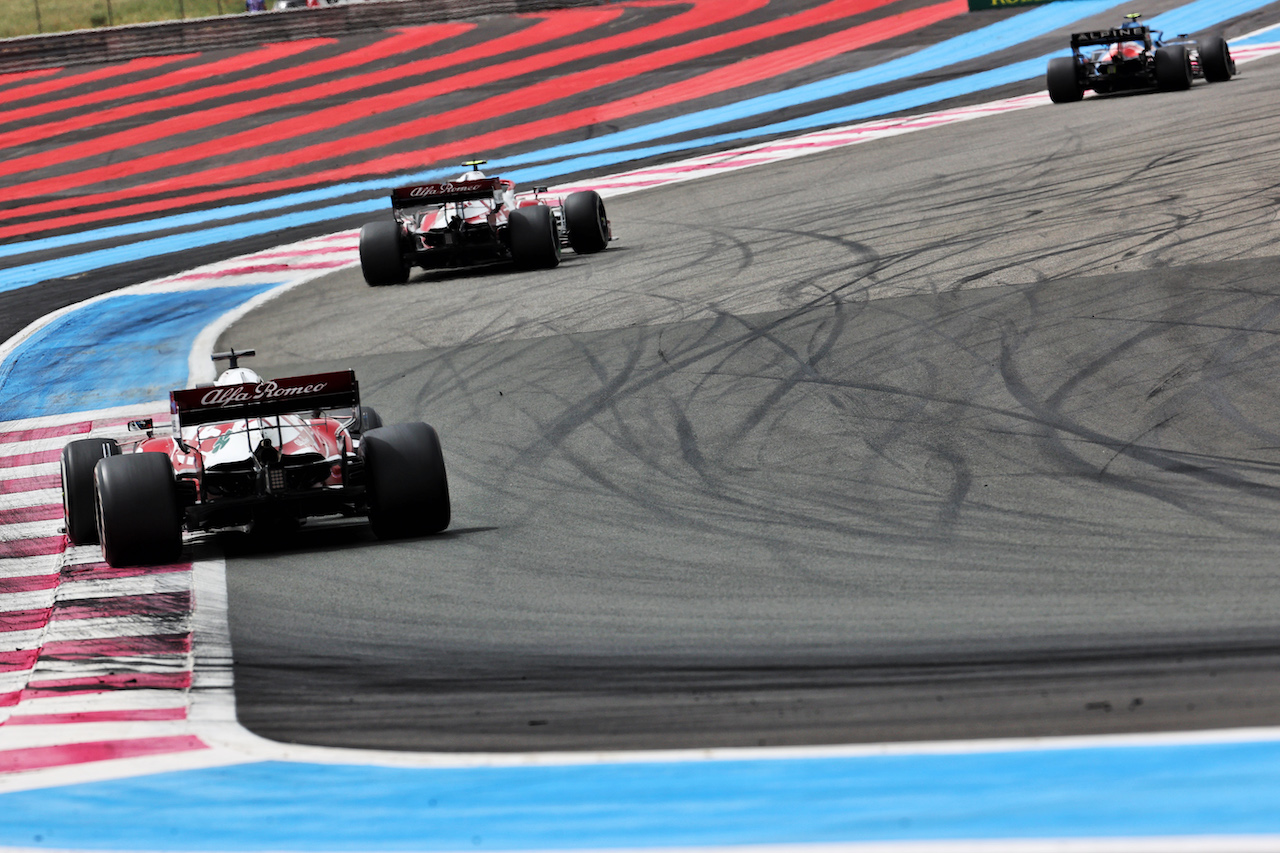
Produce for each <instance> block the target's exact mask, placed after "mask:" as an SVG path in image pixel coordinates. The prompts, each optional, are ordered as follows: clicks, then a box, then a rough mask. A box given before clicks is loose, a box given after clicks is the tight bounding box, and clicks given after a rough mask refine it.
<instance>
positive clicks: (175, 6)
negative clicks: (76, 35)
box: [0, 0, 245, 38]
mask: <svg viewBox="0 0 1280 853" xmlns="http://www.w3.org/2000/svg"><path fill="white" fill-rule="evenodd" d="M244 10H245V9H244V0H0V38H12V37H13V36H25V35H34V34H36V33H61V32H66V31H67V30H89V29H95V28H97V27H112V26H120V25H121V24H146V23H150V22H152V21H177V20H181V19H183V18H207V17H211V16H213V15H229V14H232V13H234V12H243V11H244Z"/></svg>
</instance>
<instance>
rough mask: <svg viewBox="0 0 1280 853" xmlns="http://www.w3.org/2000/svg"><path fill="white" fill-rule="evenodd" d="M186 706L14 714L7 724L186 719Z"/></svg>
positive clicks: (62, 723)
mask: <svg viewBox="0 0 1280 853" xmlns="http://www.w3.org/2000/svg"><path fill="white" fill-rule="evenodd" d="M186 718H187V709H186V707H185V706H183V707H176V708H133V709H128V708H125V709H121V710H119V711H70V712H68V713H65V714H14V715H12V716H10V717H9V719H8V720H6V721H5V725H6V726H50V725H66V724H68V723H148V722H159V721H165V720H185V719H186Z"/></svg>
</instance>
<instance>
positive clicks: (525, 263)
mask: <svg viewBox="0 0 1280 853" xmlns="http://www.w3.org/2000/svg"><path fill="white" fill-rule="evenodd" d="M483 163H484V161H483V160H472V161H470V162H468V163H467V164H466V165H467V166H468V167H469V171H467V172H466V173H464V174H463V175H461V176H459V177H458V179H457V180H454V181H446V182H444V183H440V184H416V185H413V186H407V187H399V188H397V189H395V190H392V192H391V219H390V220H386V219H382V220H379V221H377V222H370V223H368V224H367V225H365V226H364V227H363V228H361V229H360V269H361V271H362V272H363V273H364V280H365V281H366V282H368V283H369V284H370V285H372V286H375V287H376V286H378V285H383V284H403V283H404V282H406V281H408V280H409V272H410V269H411V268H412V267H421V268H423V269H441V268H448V267H464V266H475V265H479V264H487V263H496V262H502V261H508V262H511V261H514V262H515V263H516V265H518V266H520V267H524V268H526V269H550V268H552V267H555V266H557V265H558V264H559V263H560V253H561V250H562V249H563V248H564V247H566V246H567V247H569V248H571V249H573V251H574V252H576V253H577V254H579V255H589V254H593V253H595V252H599V251H601V250H603V249H604V248H605V246H607V245H609V241H610V240H611V239H613V232H612V230H611V228H610V225H609V218H608V217H607V216H606V215H605V211H604V201H603V200H602V199H601V198H600V194H599V193H597V192H594V191H591V190H587V191H583V192H575V193H570V194H569V195H568V196H566V197H565V198H564V199H563V200H562V199H560V198H558V197H552V196H547V195H545V194H544V193H546V188H545V187H537V188H535V189H534V191H533V195H532V196H529V195H521V196H517V195H516V185H515V183H514V182H513V181H509V180H505V179H503V178H490V177H487V176H486V175H485V174H484V172H481V171H480V170H479V169H478V167H479V166H480V165H482V164H483Z"/></svg>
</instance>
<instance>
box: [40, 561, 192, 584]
mask: <svg viewBox="0 0 1280 853" xmlns="http://www.w3.org/2000/svg"><path fill="white" fill-rule="evenodd" d="M189 571H191V564H190V563H173V564H171V565H163V566H122V567H120V568H112V567H111V566H109V565H107V564H106V563H77V564H74V565H70V566H67V567H66V568H64V569H63V570H62V577H63V578H64V579H66V580H68V581H104V580H119V579H120V578H137V577H142V576H143V575H162V574H172V573H174V572H189Z"/></svg>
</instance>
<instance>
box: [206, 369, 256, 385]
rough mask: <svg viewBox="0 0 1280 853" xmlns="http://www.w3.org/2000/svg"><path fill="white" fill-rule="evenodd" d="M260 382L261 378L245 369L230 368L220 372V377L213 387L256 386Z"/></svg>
mask: <svg viewBox="0 0 1280 853" xmlns="http://www.w3.org/2000/svg"><path fill="white" fill-rule="evenodd" d="M261 381H262V377H261V376H259V375H258V374H257V373H254V372H253V371H252V370H250V369H249V368H247V367H230V368H227V369H226V370H224V371H222V375H221V376H219V377H218V378H217V379H216V380H215V381H214V383H213V384H214V385H257V384H258V383H260V382H261Z"/></svg>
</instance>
